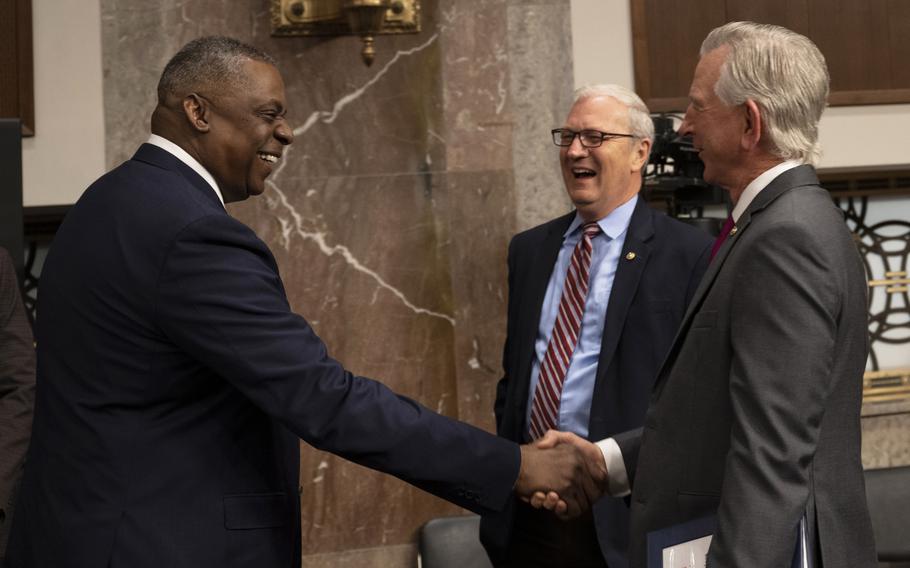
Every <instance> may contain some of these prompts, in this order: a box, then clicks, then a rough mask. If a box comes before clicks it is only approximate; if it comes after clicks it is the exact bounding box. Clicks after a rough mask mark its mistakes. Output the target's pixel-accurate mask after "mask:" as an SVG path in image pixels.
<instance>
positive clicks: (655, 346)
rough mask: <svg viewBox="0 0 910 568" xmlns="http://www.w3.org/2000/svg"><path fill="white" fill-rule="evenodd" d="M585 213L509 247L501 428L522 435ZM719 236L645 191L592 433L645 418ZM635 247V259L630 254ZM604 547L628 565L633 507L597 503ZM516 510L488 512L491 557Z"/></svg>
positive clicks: (613, 308)
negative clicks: (673, 213) (541, 343)
mask: <svg viewBox="0 0 910 568" xmlns="http://www.w3.org/2000/svg"><path fill="white" fill-rule="evenodd" d="M574 217H575V212H572V213H570V214H568V215H565V216H563V217H560V218H558V219H555V220H553V221H550V222H549V223H545V224H543V225H540V226H538V227H535V228H533V229H530V230H528V231H525V232H523V233H520V234H518V235H516V236H515V238H513V239H512V243H511V245H510V246H509V313H508V329H507V335H506V344H505V350H504V353H503V369H504V371H505V375H504V376H503V378H502V380H500V381H499V384H498V385H497V391H496V407H495V411H496V425H497V430H498V432H499V435H500V436H503V437H504V438H508V439H509V440H514V441H522V439H523V436H525V435H526V432H525V431H524V421H525V415H526V413H527V404H528V396H529V384H530V377H531V365H532V362H533V359H534V342H535V339H536V337H537V328H538V325H539V322H540V312H541V306H542V304H543V300H544V295H545V294H546V290H547V283H548V281H549V279H550V274H551V273H552V271H553V266H554V265H555V264H556V257H557V256H558V254H559V249H560V247H561V246H562V242H563V234H564V233H565V231H566V229H567V228H568V226H569V224H570V223H571V222H572V219H573V218H574ZM711 241H712V239H711V237H710V236H709V235H708V234H707V233H705V232H704V231H701V230H699V229H695V228H693V227H691V226H688V225H685V224H683V223H681V222H679V221H677V220H675V219H672V218H670V217H667V216H666V215H664V214H663V213H659V212H657V211H654V210H652V209H651V208H650V207H648V206H647V205H646V204H645V202H644V200H643V199H639V201H638V203H637V205H636V206H635V211H634V212H633V214H632V218H631V220H630V222H629V229H628V233H627V235H626V240H625V243H624V245H623V250H622V254H621V256H620V259H619V266H618V267H617V270H616V276H615V278H614V281H613V288H612V290H611V293H610V299H609V302H608V305H607V319H606V322H605V324H604V331H603V339H602V342H601V349H600V359H599V362H598V365H597V376H596V378H595V379H594V383H593V384H592V388H593V389H594V393H593V399H592V402H591V416H590V420H589V424H588V429H589V433H588V437H589V439H591V440H601V439H603V438H607V437H609V436H610V435H612V434H615V433H617V432H623V431H625V430H628V429H629V428H634V427H637V426H640V425H641V424H642V422H643V420H644V415H645V410H646V409H647V404H648V393H650V391H651V386H652V385H653V383H654V377H655V376H656V375H657V370H658V368H659V366H660V363H661V362H662V361H663V358H664V356H665V355H666V353H667V350H668V349H669V347H670V342H671V341H672V339H673V335H674V333H675V332H676V328H677V327H678V325H679V322H680V321H681V319H682V316H683V313H684V312H685V309H686V305H687V303H688V301H689V299H690V298H691V297H692V294H693V293H694V292H695V289H696V287H697V286H698V282H699V280H700V279H701V276H702V274H703V272H704V270H705V266H706V265H707V261H708V255H709V252H710V244H711ZM629 252H634V253H635V258H634V259H633V260H628V259H627V258H626V255H627V254H628V253H629ZM594 519H595V524H596V526H597V534H598V539H599V541H600V546H601V551H602V552H603V554H604V558H606V560H607V562H608V564H609V565H610V566H611V568H614V567H616V568H618V567H622V566H625V564H626V550H627V548H628V508H627V507H626V505H625V504H624V503H622V502H621V501H619V500H616V499H610V498H604V499H601V500H600V501H599V502H598V503H597V505H596V507H595V510H594ZM512 521H513V518H512V512H511V510H509V511H506V512H504V513H502V514H496V515H488V516H486V517H485V518H484V519H483V522H482V526H481V538H482V540H483V541H484V544H485V545H486V547H487V550H488V552H489V553H490V555H491V557H494V558H502V555H503V554H504V553H505V546H506V544H507V542H508V539H509V533H510V530H511V526H512Z"/></svg>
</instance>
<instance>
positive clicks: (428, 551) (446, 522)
mask: <svg viewBox="0 0 910 568" xmlns="http://www.w3.org/2000/svg"><path fill="white" fill-rule="evenodd" d="M418 552H419V556H418V566H420V567H421V568H493V565H492V564H491V563H490V559H489V558H488V557H487V553H486V551H485V550H484V548H483V545H482V544H480V517H478V516H477V515H464V516H460V517H440V518H438V519H432V520H430V521H427V523H426V524H425V525H423V526H422V527H421V528H420V537H419V542H418Z"/></svg>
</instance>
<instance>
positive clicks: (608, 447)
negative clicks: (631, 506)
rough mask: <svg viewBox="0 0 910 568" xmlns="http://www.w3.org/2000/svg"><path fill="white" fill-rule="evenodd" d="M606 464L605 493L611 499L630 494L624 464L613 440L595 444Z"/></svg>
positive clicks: (620, 452)
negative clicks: (606, 492)
mask: <svg viewBox="0 0 910 568" xmlns="http://www.w3.org/2000/svg"><path fill="white" fill-rule="evenodd" d="M597 447H598V448H600V451H601V453H602V454H603V455H604V463H606V464H607V491H608V492H609V493H610V495H611V496H613V497H625V496H626V495H628V494H629V493H631V491H630V488H629V474H628V473H627V472H626V462H625V461H623V459H622V451H620V449H619V444H617V443H616V441H615V440H614V439H613V438H607V439H605V440H601V441H599V442H597Z"/></svg>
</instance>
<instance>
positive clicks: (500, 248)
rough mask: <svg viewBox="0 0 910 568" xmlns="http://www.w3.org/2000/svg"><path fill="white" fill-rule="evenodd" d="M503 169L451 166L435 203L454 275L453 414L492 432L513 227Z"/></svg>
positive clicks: (508, 175)
mask: <svg viewBox="0 0 910 568" xmlns="http://www.w3.org/2000/svg"><path fill="white" fill-rule="evenodd" d="M513 185H514V182H513V177H512V172H511V171H509V170H501V171H488V172H452V173H449V174H447V175H446V176H445V182H444V186H445V188H446V189H445V192H444V193H441V194H440V196H439V198H438V199H437V200H436V201H435V208H436V210H437V215H438V217H439V218H440V219H441V220H442V222H443V224H444V228H443V229H442V231H441V233H442V234H443V235H444V237H441V238H442V239H444V240H445V241H446V242H447V249H448V250H447V256H448V258H449V266H450V271H451V275H452V294H453V298H454V308H455V309H454V315H455V319H456V322H457V325H456V326H455V347H454V363H455V374H456V377H457V389H456V390H457V396H458V405H457V406H458V410H459V414H458V416H459V418H460V419H461V420H464V421H466V422H470V423H472V424H474V425H476V426H480V427H482V428H485V429H487V430H490V431H495V424H494V417H493V402H494V401H495V397H496V383H497V381H498V380H499V379H500V378H501V377H502V347H503V340H504V338H505V328H506V308H507V301H508V284H507V280H506V278H507V276H508V274H507V272H508V270H507V267H506V256H507V251H508V245H509V239H511V237H512V234H513V233H514V218H515V215H514V213H515V212H514V203H515V197H514V194H513Z"/></svg>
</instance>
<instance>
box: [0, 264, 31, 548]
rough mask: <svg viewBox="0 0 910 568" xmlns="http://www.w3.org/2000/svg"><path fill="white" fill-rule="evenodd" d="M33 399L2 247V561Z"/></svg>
mask: <svg viewBox="0 0 910 568" xmlns="http://www.w3.org/2000/svg"><path fill="white" fill-rule="evenodd" d="M34 399H35V346H34V341H33V340H32V328H31V326H30V325H29V323H28V318H27V317H26V315H25V308H24V307H23V306H22V298H21V297H20V293H19V283H18V281H17V278H16V268H15V267H14V266H13V260H12V258H10V255H9V253H8V252H7V251H6V249H3V248H0V560H2V559H3V556H4V551H5V549H6V541H7V538H8V537H9V527H10V521H11V520H12V517H13V509H14V507H13V505H14V503H15V501H14V499H15V496H16V488H17V487H18V485H19V479H20V478H21V477H22V465H23V464H24V463H25V450H26V448H27V447H28V437H29V433H30V432H31V429H32V407H33V406H34Z"/></svg>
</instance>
